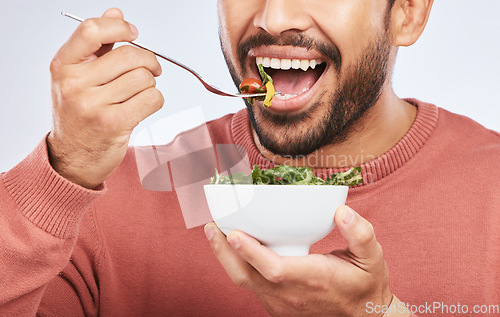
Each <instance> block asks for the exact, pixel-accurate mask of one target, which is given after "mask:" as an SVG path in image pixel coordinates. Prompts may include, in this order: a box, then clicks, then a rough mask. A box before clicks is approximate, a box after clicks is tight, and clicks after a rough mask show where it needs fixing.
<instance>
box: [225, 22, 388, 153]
mask: <svg viewBox="0 0 500 317" xmlns="http://www.w3.org/2000/svg"><path fill="white" fill-rule="evenodd" d="M261 45H292V46H300V47H306V48H308V49H315V50H317V51H319V52H320V53H322V54H323V55H324V56H325V57H326V58H327V59H328V60H329V64H330V65H331V66H333V68H334V69H335V70H336V71H337V85H336V88H333V89H332V90H333V91H329V90H325V91H323V92H320V97H321V99H323V97H324V96H327V95H329V97H327V98H328V101H318V102H315V103H314V104H312V105H310V106H309V107H307V110H305V111H302V112H300V113H294V114H282V113H272V112H270V111H268V110H266V109H265V108H263V107H262V106H260V104H259V103H258V102H256V103H254V105H253V106H252V105H250V104H249V103H248V102H247V101H246V102H245V103H246V106H247V109H248V113H249V116H250V121H251V124H252V127H253V129H254V131H255V133H256V134H257V136H258V138H259V141H260V144H261V145H262V146H263V147H264V148H266V149H267V150H269V151H270V152H272V153H273V154H275V155H279V156H282V157H290V158H299V157H304V156H307V155H309V154H311V153H313V152H314V151H317V150H319V149H320V148H322V147H325V146H329V145H330V146H331V145H336V144H341V143H343V142H345V141H346V140H347V139H348V138H349V136H350V134H351V133H352V132H353V131H354V130H355V129H357V128H359V123H360V121H361V120H360V119H361V118H362V117H363V115H364V114H366V113H367V112H368V110H369V109H371V108H372V107H373V106H374V105H375V104H376V103H377V101H378V99H379V98H380V95H381V94H382V89H383V86H384V84H385V81H386V79H387V75H388V71H389V67H388V65H389V57H390V50H391V45H390V43H389V36H388V32H387V29H386V32H385V33H383V34H381V35H379V36H378V37H376V38H375V39H373V40H372V41H371V42H370V43H369V44H368V45H367V47H366V48H365V49H364V50H363V52H362V53H361V54H360V56H359V57H358V58H357V60H356V62H355V64H353V65H352V66H350V67H348V68H347V69H346V70H345V72H343V73H342V72H341V71H340V69H341V64H342V58H341V55H340V52H339V50H338V48H337V47H336V46H335V45H333V44H326V43H323V42H319V41H316V40H313V39H310V38H307V37H305V36H304V35H302V34H293V35H291V36H289V37H287V38H284V39H277V38H275V37H273V36H271V35H269V34H259V35H256V36H252V37H250V38H249V39H248V40H246V41H245V42H243V43H242V44H241V45H239V47H238V59H239V62H240V66H241V69H243V70H245V69H246V67H245V66H246V65H245V64H246V55H247V53H248V51H249V50H250V49H251V48H253V47H258V46H261ZM223 53H224V56H225V58H226V62H227V64H228V66H229V72H230V74H231V76H232V78H233V81H234V83H235V84H236V86H238V85H239V83H240V82H241V80H242V79H241V78H240V76H238V73H237V71H236V69H235V67H234V66H233V65H232V64H231V62H230V60H229V59H228V56H227V54H226V52H225V49H224V47H223ZM243 75H244V74H243ZM271 107H272V106H271Z"/></svg>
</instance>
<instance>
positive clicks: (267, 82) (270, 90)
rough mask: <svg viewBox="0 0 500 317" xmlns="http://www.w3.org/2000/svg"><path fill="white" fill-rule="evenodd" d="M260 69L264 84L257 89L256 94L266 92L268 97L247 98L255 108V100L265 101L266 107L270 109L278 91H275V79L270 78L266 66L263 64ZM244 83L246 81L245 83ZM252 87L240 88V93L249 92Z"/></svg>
mask: <svg viewBox="0 0 500 317" xmlns="http://www.w3.org/2000/svg"><path fill="white" fill-rule="evenodd" d="M257 68H258V69H259V75H260V78H262V84H261V85H260V87H259V88H256V89H255V90H256V92H265V93H266V96H264V97H251V98H247V100H248V102H249V103H250V104H251V105H252V106H253V103H254V100H255V99H257V100H259V101H264V106H265V107H269V106H271V103H272V101H273V98H274V95H275V94H276V91H275V90H274V85H273V79H272V78H271V76H269V75H268V74H267V73H266V71H265V70H264V66H262V64H259V65H257ZM243 82H244V81H243ZM249 89H250V87H248V86H242V87H240V91H242V92H249Z"/></svg>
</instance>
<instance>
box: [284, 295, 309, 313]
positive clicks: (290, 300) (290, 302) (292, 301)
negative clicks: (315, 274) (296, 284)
mask: <svg viewBox="0 0 500 317" xmlns="http://www.w3.org/2000/svg"><path fill="white" fill-rule="evenodd" d="M283 303H284V304H285V305H286V306H287V307H291V308H293V309H294V310H303V309H304V308H305V307H306V306H307V302H306V301H305V300H304V299H303V298H302V297H298V296H289V297H285V298H283Z"/></svg>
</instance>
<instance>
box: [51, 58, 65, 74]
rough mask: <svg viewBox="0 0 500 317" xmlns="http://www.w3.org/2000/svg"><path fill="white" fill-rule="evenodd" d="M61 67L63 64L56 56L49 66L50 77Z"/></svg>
mask: <svg viewBox="0 0 500 317" xmlns="http://www.w3.org/2000/svg"><path fill="white" fill-rule="evenodd" d="M62 66H63V63H62V62H61V60H60V59H59V57H58V56H56V57H54V58H53V59H52V61H51V62H50V65H49V70H50V73H51V74H52V76H54V75H56V74H58V73H59V72H60V70H61V68H62Z"/></svg>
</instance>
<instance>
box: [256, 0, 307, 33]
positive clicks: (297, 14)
mask: <svg viewBox="0 0 500 317" xmlns="http://www.w3.org/2000/svg"><path fill="white" fill-rule="evenodd" d="M306 6H307V0H304V1H302V0H267V1H266V4H265V6H263V7H262V9H261V10H259V12H258V13H257V14H256V15H255V18H254V25H255V26H256V27H259V28H261V29H263V30H265V31H266V32H267V33H269V34H271V35H274V36H279V35H280V34H282V33H283V32H286V31H292V30H293V31H305V30H307V29H308V28H309V27H310V26H311V22H312V19H311V17H310V16H309V15H308V14H307V10H306Z"/></svg>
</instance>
